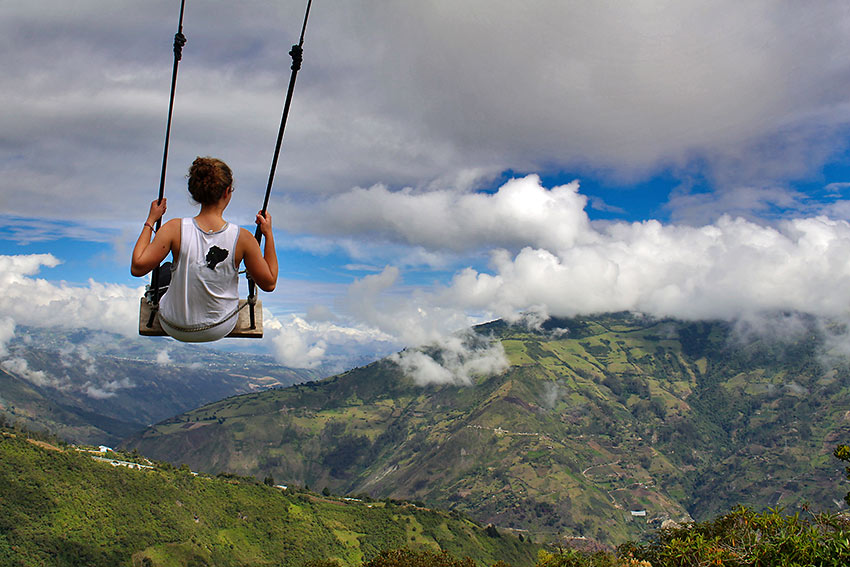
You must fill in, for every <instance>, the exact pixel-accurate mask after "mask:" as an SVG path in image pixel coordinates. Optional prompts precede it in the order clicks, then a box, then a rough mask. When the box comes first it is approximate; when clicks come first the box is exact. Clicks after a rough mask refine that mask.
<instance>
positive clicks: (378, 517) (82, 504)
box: [0, 427, 537, 567]
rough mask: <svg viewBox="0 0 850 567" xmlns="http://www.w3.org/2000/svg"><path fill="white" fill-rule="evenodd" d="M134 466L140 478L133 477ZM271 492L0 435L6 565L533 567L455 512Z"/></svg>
mask: <svg viewBox="0 0 850 567" xmlns="http://www.w3.org/2000/svg"><path fill="white" fill-rule="evenodd" d="M95 459H99V460H95ZM119 459H130V460H128V461H119ZM134 461H135V462H137V463H141V468H138V469H137V468H130V467H129V466H127V465H129V464H131V463H132V462H134ZM115 462H120V463H123V465H124V466H121V465H120V464H119V465H118V466H116V465H115V464H114V463H115ZM134 466H135V465H134ZM272 484H273V481H272V480H271V479H269V484H268V485H266V484H263V483H259V482H257V481H256V480H255V479H251V478H240V477H236V476H233V475H225V476H220V477H218V478H213V477H207V476H203V475H195V474H194V473H192V472H191V471H190V470H189V469H188V468H181V469H175V468H174V467H171V466H170V465H159V464H154V463H151V462H150V461H147V460H146V459H143V458H140V457H138V455H135V456H126V455H117V454H114V453H109V454H107V455H105V456H104V455H97V454H91V453H86V452H82V451H80V450H78V449H75V448H72V447H67V446H60V445H57V444H55V442H54V443H50V442H45V441H44V440H34V439H31V438H27V437H26V436H24V435H22V434H21V432H20V431H11V430H9V429H7V428H2V427H0V503H2V513H0V565H2V566H6V565H9V566H12V565H14V566H18V567H30V566H33V567H34V566H41V565H55V566H69V567H70V566H80V567H98V566H103V567H107V566H108V567H119V566H127V567H130V566H133V567H135V566H145V567H168V566H178V565H180V566H189V565H193V566H206V565H209V566H213V565H214V566H216V567H230V566H234V567H235V566H240V567H241V566H245V567H247V566H252V567H259V566H270V567H271V566H281V567H284V566H286V567H288V566H293V567H298V566H301V565H306V564H309V563H311V562H318V561H322V560H333V561H335V562H337V564H338V565H340V566H341V567H345V566H349V565H351V566H353V565H360V564H361V563H362V562H363V561H364V560H369V559H371V558H373V557H375V556H376V555H377V554H379V553H380V552H382V551H384V550H389V549H399V548H410V549H414V550H428V551H436V552H439V551H441V550H445V551H447V552H449V553H451V554H452V555H454V556H456V557H464V556H468V557H470V558H472V559H474V560H475V561H476V562H477V563H478V564H479V565H492V564H494V563H496V562H497V561H498V560H503V561H507V562H510V563H511V564H512V565H514V566H515V567H523V566H531V565H534V562H535V558H536V553H537V548H536V546H534V545H533V544H531V543H530V542H527V541H526V542H523V541H521V540H520V539H518V538H515V537H511V536H510V535H508V534H503V533H499V532H498V531H497V530H495V529H494V528H493V527H492V526H488V527H486V528H485V527H483V526H480V525H478V524H476V523H474V522H472V521H470V520H469V519H466V518H464V517H462V516H460V515H459V514H456V513H453V514H450V513H445V512H439V511H436V510H430V509H426V508H422V507H420V506H416V505H413V504H408V503H403V502H389V501H386V502H366V501H363V500H359V499H358V500H355V499H343V498H339V497H333V496H319V495H317V494H313V493H309V492H304V491H292V490H288V489H283V488H281V487H278V486H271V485H272Z"/></svg>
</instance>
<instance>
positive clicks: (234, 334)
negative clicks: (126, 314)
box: [139, 297, 263, 339]
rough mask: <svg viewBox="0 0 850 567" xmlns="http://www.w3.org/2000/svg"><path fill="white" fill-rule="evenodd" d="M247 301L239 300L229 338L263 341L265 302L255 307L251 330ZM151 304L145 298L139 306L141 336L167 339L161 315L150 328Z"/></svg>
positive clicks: (249, 310) (249, 308) (157, 316)
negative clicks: (160, 321)
mask: <svg viewBox="0 0 850 567" xmlns="http://www.w3.org/2000/svg"><path fill="white" fill-rule="evenodd" d="M247 303H248V300H247V299H240V300H239V313H238V314H237V317H238V320H237V321H236V326H235V327H234V328H233V330H232V331H230V334H228V335H227V337H231V338H234V339H262V338H263V302H262V301H259V300H257V303H256V304H255V306H254V328H253V329H252V328H251V307H250V306H249V305H247ZM152 310H153V309H152V308H151V305H150V303H148V301H147V299H145V298H144V297H143V298H142V299H141V303H140V306H139V334H140V335H142V336H144V337H167V336H168V333H166V332H165V331H164V330H163V329H162V325H160V324H159V313H157V314H156V315H155V316H154V319H153V324H152V325H151V326H150V327H148V321H149V320H150V316H151V311H152Z"/></svg>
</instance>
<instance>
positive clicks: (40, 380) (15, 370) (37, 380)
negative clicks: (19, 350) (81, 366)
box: [0, 357, 70, 390]
mask: <svg viewBox="0 0 850 567" xmlns="http://www.w3.org/2000/svg"><path fill="white" fill-rule="evenodd" d="M0 367H3V369H4V370H6V371H7V372H11V373H12V374H17V375H18V376H20V377H22V378H24V379H25V380H27V381H29V382H32V383H33V384H35V385H36V386H43V387H50V388H57V389H60V390H61V389H67V388H68V387H69V386H70V382H69V381H68V379H67V377H63V378H56V377H55V376H50V375H48V374H47V373H45V372H44V371H43V370H32V369H31V368H30V367H29V363H28V362H27V361H26V359H24V358H18V357H15V358H8V359H6V360H4V361H2V362H0Z"/></svg>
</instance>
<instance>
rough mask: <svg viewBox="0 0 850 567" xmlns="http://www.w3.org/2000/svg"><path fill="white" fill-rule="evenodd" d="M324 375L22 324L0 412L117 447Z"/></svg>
mask: <svg viewBox="0 0 850 567" xmlns="http://www.w3.org/2000/svg"><path fill="white" fill-rule="evenodd" d="M319 376H321V375H320V374H318V373H317V372H314V371H310V370H294V369H290V368H285V367H282V366H280V365H279V364H277V363H276V362H275V361H274V360H273V359H272V358H271V357H269V356H263V355H256V354H240V353H224V352H221V351H218V350H215V349H211V348H203V347H199V346H197V345H184V344H180V343H176V342H175V341H171V340H170V339H150V338H132V339H131V338H125V337H121V336H120V335H115V334H111V333H98V332H91V331H70V332H69V331H62V330H57V329H31V328H18V329H17V331H16V338H15V340H13V341H12V342H11V343H10V344H9V345H8V353H7V355H6V356H5V357H4V358H3V360H2V361H0V416H3V417H5V418H6V419H8V420H10V421H12V422H17V423H21V424H22V425H24V426H26V427H27V428H29V429H42V430H47V431H51V432H52V433H55V434H57V435H60V436H61V437H63V438H64V439H67V440H70V441H75V442H80V443H89V444H106V445H113V444H116V443H118V441H119V440H121V439H123V438H125V437H127V436H128V435H131V434H133V433H136V432H138V431H141V430H143V429H144V428H145V427H147V426H148V425H149V424H151V423H156V422H158V421H160V420H163V419H166V418H168V417H171V416H173V415H175V414H178V413H181V412H184V411H187V410H190V409H192V408H196V407H198V406H200V405H203V404H205V403H209V402H212V401H215V400H220V399H222V398H225V397H228V396H232V395H234V394H241V393H247V392H254V391H258V390H262V389H266V388H270V387H274V386H282V385H290V384H295V383H299V382H304V381H307V380H313V379H315V378H318V377H319Z"/></svg>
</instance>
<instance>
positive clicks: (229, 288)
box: [159, 218, 239, 342]
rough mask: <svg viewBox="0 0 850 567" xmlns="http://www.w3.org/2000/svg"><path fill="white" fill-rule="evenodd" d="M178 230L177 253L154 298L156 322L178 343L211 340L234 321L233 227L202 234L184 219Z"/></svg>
mask: <svg viewBox="0 0 850 567" xmlns="http://www.w3.org/2000/svg"><path fill="white" fill-rule="evenodd" d="M180 229H181V230H180V252H179V253H178V255H177V260H176V262H175V263H174V264H173V266H172V269H171V283H170V285H169V288H168V291H167V292H166V293H165V295H164V296H163V297H162V299H161V301H160V306H159V317H160V322H161V323H162V326H163V328H164V329H165V330H166V332H168V334H169V335H171V336H173V337H175V338H178V339H180V340H183V341H191V342H200V341H211V340H217V339H219V338H221V337H223V336H225V335H227V333H229V332H230V331H231V330H232V329H233V326H234V325H235V324H236V310H237V307H238V304H239V274H238V268H237V266H236V264H235V261H236V242H237V240H238V239H239V227H238V226H236V225H234V224H232V223H226V224H225V226H224V227H223V228H222V229H220V230H218V231H215V232H204V231H203V230H201V228H200V227H199V226H198V225H197V223H196V222H195V219H192V218H184V219H182V221H181V225H180ZM177 334H180V336H176V335H177Z"/></svg>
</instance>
